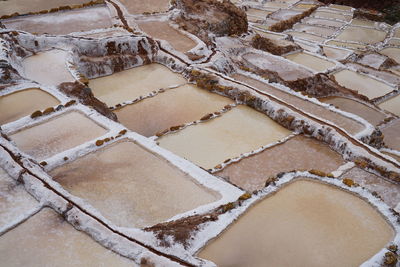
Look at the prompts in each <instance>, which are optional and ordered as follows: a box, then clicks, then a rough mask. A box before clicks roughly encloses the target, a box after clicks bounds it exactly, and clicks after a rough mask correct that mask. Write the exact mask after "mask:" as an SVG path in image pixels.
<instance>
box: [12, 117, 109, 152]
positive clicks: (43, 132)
mask: <svg viewBox="0 0 400 267" xmlns="http://www.w3.org/2000/svg"><path fill="white" fill-rule="evenodd" d="M106 132H107V130H106V129H104V128H102V127H101V126H99V125H98V124H96V123H95V122H94V121H92V120H91V119H89V118H88V117H86V116H85V115H83V114H81V113H79V112H77V111H73V112H69V113H67V114H63V115H61V116H59V117H55V118H53V119H51V120H49V121H46V122H43V123H41V124H39V125H36V126H33V127H31V128H27V129H24V130H22V131H19V132H16V133H14V134H12V135H10V138H11V139H12V140H13V141H14V142H15V143H16V144H17V146H18V148H19V149H21V150H22V151H24V152H25V153H27V154H29V155H31V156H32V157H34V158H36V159H38V160H43V159H46V158H48V157H50V156H53V155H55V154H57V153H60V152H62V151H65V150H67V149H71V148H73V147H75V146H77V145H80V144H83V143H84V142H87V141H89V140H93V139H95V138H96V137H98V136H101V135H104V134H105V133H106Z"/></svg>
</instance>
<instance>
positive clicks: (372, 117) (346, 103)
mask: <svg viewBox="0 0 400 267" xmlns="http://www.w3.org/2000/svg"><path fill="white" fill-rule="evenodd" d="M320 101H321V102H325V103H329V104H332V105H334V106H335V107H337V108H339V109H341V110H344V111H347V112H350V113H353V114H356V115H358V116H360V117H361V118H364V119H365V120H366V121H368V122H370V123H371V124H373V125H375V126H376V125H378V124H379V123H380V122H382V121H383V120H384V119H385V115H384V114H383V113H381V112H379V111H376V110H374V109H372V108H370V107H368V106H366V105H364V104H362V103H359V102H357V101H355V100H352V99H348V98H344V97H326V98H322V99H320Z"/></svg>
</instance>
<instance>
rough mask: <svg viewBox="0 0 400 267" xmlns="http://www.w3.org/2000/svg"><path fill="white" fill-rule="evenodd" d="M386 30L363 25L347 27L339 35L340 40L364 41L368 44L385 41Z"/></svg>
mask: <svg viewBox="0 0 400 267" xmlns="http://www.w3.org/2000/svg"><path fill="white" fill-rule="evenodd" d="M385 37H386V32H384V31H380V30H376V29H371V28H362V27H352V26H348V27H346V28H345V29H344V30H343V31H342V32H341V33H340V34H339V35H338V36H337V37H336V39H338V40H344V41H353V42H362V43H366V44H374V43H377V42H380V41H383V40H384V39H385Z"/></svg>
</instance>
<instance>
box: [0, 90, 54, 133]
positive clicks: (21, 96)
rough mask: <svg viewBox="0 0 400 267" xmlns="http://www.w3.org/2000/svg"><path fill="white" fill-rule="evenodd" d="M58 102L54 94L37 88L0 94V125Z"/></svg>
mask: <svg viewBox="0 0 400 267" xmlns="http://www.w3.org/2000/svg"><path fill="white" fill-rule="evenodd" d="M58 104H60V101H58V100H57V99H56V98H55V97H54V96H52V95H51V94H49V93H47V92H45V91H42V90H40V89H38V88H28V89H25V90H22V91H17V92H15V93H11V94H8V95H3V96H0V125H1V124H6V123H8V122H11V121H15V120H17V119H20V118H22V117H24V116H27V115H31V114H32V113H33V112H34V111H36V110H44V109H46V108H48V107H53V106H56V105H58Z"/></svg>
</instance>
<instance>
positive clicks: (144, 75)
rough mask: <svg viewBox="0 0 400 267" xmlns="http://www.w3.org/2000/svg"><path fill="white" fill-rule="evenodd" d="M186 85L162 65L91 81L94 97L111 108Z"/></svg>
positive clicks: (134, 69)
mask: <svg viewBox="0 0 400 267" xmlns="http://www.w3.org/2000/svg"><path fill="white" fill-rule="evenodd" d="M184 83H186V80H185V79H184V78H183V77H182V75H180V74H178V73H175V72H172V71H171V70H170V69H169V68H167V67H165V66H163V65H161V64H156V63H153V64H148V65H143V66H140V67H136V68H132V69H129V70H124V71H121V72H117V73H114V74H112V75H109V76H105V77H101V78H97V79H93V80H90V82H89V86H90V88H91V89H92V90H93V93H94V95H95V96H96V97H97V98H98V99H100V100H101V101H103V102H105V103H106V104H107V105H109V106H115V105H116V104H120V103H122V102H124V101H131V100H134V99H136V98H138V97H139V96H144V95H148V94H149V93H151V92H152V91H154V90H158V89H161V88H167V87H169V86H176V85H180V84H184Z"/></svg>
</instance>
